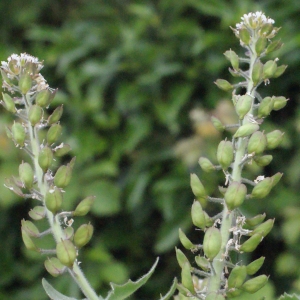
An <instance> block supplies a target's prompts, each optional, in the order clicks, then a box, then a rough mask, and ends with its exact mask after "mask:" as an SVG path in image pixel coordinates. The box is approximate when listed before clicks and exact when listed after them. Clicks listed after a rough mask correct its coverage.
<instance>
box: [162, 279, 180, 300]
mask: <svg viewBox="0 0 300 300" xmlns="http://www.w3.org/2000/svg"><path fill="white" fill-rule="evenodd" d="M176 284H177V278H176V277H175V278H174V280H173V284H172V286H171V288H170V289H169V291H168V293H167V294H165V295H164V296H162V295H160V299H159V300H169V299H171V297H172V296H173V294H174V293H175V291H176Z"/></svg>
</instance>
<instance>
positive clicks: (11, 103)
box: [2, 93, 17, 113]
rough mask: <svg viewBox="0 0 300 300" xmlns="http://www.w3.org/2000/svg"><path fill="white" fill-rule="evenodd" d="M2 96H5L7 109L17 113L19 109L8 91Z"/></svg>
mask: <svg viewBox="0 0 300 300" xmlns="http://www.w3.org/2000/svg"><path fill="white" fill-rule="evenodd" d="M2 97H3V102H4V107H5V108H6V110H7V111H9V112H11V113H15V112H16V111H17V109H16V106H15V102H14V100H13V99H12V97H11V96H10V95H8V94H6V93H2Z"/></svg>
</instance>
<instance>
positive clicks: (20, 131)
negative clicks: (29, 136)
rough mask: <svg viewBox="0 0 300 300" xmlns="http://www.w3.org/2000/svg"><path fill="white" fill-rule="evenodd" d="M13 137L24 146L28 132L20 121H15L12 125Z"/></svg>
mask: <svg viewBox="0 0 300 300" xmlns="http://www.w3.org/2000/svg"><path fill="white" fill-rule="evenodd" d="M11 134H12V138H13V139H14V141H15V143H16V144H18V145H20V146H21V147H23V146H24V145H25V139H26V132H25V128H24V127H23V126H22V125H21V124H20V123H18V122H15V123H14V124H13V126H12V127H11Z"/></svg>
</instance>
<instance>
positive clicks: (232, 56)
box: [224, 49, 239, 70]
mask: <svg viewBox="0 0 300 300" xmlns="http://www.w3.org/2000/svg"><path fill="white" fill-rule="evenodd" d="M224 55H225V57H226V58H227V59H228V60H229V61H230V63H231V65H232V67H233V69H234V70H239V57H238V55H237V54H236V53H235V52H234V51H232V50H231V49H230V50H228V51H226V52H225V53H224Z"/></svg>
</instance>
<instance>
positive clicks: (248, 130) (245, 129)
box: [233, 123, 259, 138]
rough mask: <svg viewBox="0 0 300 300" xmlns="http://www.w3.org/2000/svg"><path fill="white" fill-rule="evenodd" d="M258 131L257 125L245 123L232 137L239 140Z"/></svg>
mask: <svg viewBox="0 0 300 300" xmlns="http://www.w3.org/2000/svg"><path fill="white" fill-rule="evenodd" d="M257 130H259V125H258V124H254V123H247V124H245V125H242V126H240V127H239V129H238V130H237V131H236V132H235V134H234V135H233V137H235V138H239V137H246V136H248V135H251V134H252V133H254V132H255V131H257Z"/></svg>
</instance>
